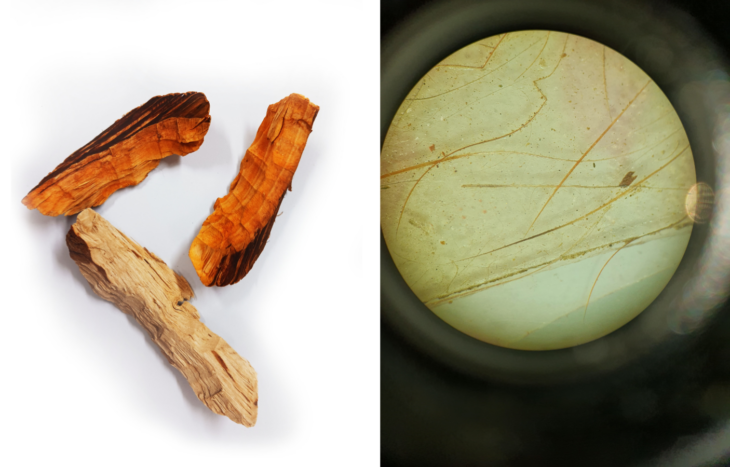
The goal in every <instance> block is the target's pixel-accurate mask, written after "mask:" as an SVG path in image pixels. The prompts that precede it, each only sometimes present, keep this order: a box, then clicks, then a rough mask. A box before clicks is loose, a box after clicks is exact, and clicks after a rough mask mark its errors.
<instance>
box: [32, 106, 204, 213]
mask: <svg viewBox="0 0 730 467" xmlns="http://www.w3.org/2000/svg"><path fill="white" fill-rule="evenodd" d="M209 111H210V103H209V102H208V100H207V98H206V97H205V94H203V93H199V92H186V93H173V94H167V95H164V96H156V97H153V98H152V99H150V100H149V101H147V102H146V103H145V104H143V105H141V106H140V107H137V108H136V109H133V110H131V111H129V112H127V113H126V114H124V116H123V117H122V118H120V119H119V120H117V121H116V122H114V124H112V125H111V126H109V127H108V128H107V129H106V130H104V131H103V132H102V133H101V134H99V135H98V136H96V137H95V138H94V139H93V140H91V141H90V142H89V143H87V144H86V145H85V146H83V147H82V148H80V149H78V150H77V151H75V152H74V153H73V154H71V155H70V156H68V157H67V158H66V159H65V160H64V161H63V162H61V164H59V165H58V166H57V167H56V168H55V169H54V170H53V171H52V172H50V173H49V174H48V175H46V176H45V177H44V178H43V179H42V180H41V181H40V182H39V183H38V184H37V185H36V186H35V187H34V188H33V189H32V190H31V191H30V192H29V193H28V195H26V196H25V198H23V200H22V203H23V204H24V205H25V206H27V207H28V209H38V210H39V211H40V212H41V213H42V214H45V215H49V216H57V215H60V214H64V215H67V216H69V215H73V214H76V213H78V212H80V211H81V210H83V209H85V208H87V207H94V206H98V205H100V204H102V203H103V202H104V201H106V199H107V198H108V197H109V196H110V195H111V194H113V193H114V192H116V191H117V190H119V189H122V188H125V187H128V186H134V185H137V184H139V183H140V182H141V181H142V180H144V179H145V178H146V176H147V174H148V173H149V172H150V171H152V170H153V169H154V168H155V167H157V165H158V164H159V161H160V159H163V158H165V157H168V156H170V155H172V154H178V155H181V156H185V155H187V154H189V153H191V152H194V151H196V150H197V149H198V148H199V147H200V145H201V144H202V143H203V139H204V138H205V135H206V134H207V132H208V128H209V126H210V115H209Z"/></svg>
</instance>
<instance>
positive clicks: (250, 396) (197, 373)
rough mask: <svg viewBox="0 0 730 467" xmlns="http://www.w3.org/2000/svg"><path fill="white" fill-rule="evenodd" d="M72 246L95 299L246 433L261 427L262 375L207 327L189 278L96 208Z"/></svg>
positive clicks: (78, 226) (74, 230) (69, 240)
mask: <svg viewBox="0 0 730 467" xmlns="http://www.w3.org/2000/svg"><path fill="white" fill-rule="evenodd" d="M66 244H67V245H68V249H69V252H70V254H71V258H72V259H73V260H74V261H75V262H76V264H77V265H78V266H79V269H80V270H81V273H82V274H83V275H84V277H85V278H86V279H87V280H88V281H89V284H90V285H91V287H92V288H93V289H94V292H96V294H97V295H99V296H100V297H101V298H103V299H105V300H108V301H110V302H112V303H114V304H115V305H116V306H118V307H119V309H120V310H122V311H123V312H125V313H127V314H129V315H132V316H133V317H134V318H135V319H136V320H137V321H138V322H139V323H140V324H141V325H142V327H143V328H144V329H145V330H147V332H148V333H149V335H150V337H151V338H152V340H153V341H154V342H155V344H157V345H158V346H159V347H160V350H162V353H163V354H164V355H165V357H166V358H167V361H168V362H170V364H171V365H172V366H174V367H175V368H177V369H178V370H180V372H181V373H182V374H183V376H185V378H187V380H188V382H189V383H190V386H191V387H192V388H193V391H195V395H196V396H198V398H199V399H200V400H201V401H202V402H203V403H204V404H205V405H206V406H207V407H208V408H209V409H210V410H212V411H213V412H215V413H217V414H221V415H225V416H227V417H228V418H230V419H231V420H233V421H234V422H236V423H240V424H242V425H245V426H253V425H254V424H255V423H256V415H257V411H258V393H257V379H256V372H255V371H254V369H253V368H252V367H251V364H249V363H248V362H247V361H246V360H244V359H243V358H241V357H240V356H239V355H238V354H237V353H236V351H235V350H233V349H232V348H231V347H230V346H229V345H228V344H227V343H226V342H225V341H224V340H223V339H221V338H220V337H219V336H217V335H215V334H213V332H211V331H210V329H208V328H207V327H206V326H205V325H204V324H203V323H201V322H200V315H199V314H198V311H197V310H196V309H195V307H193V306H192V305H191V304H190V303H189V302H188V300H189V299H190V298H192V297H193V290H192V288H191V287H190V285H189V284H188V282H187V281H186V280H185V278H184V277H182V276H181V275H179V274H177V273H175V272H174V271H173V270H172V269H170V268H169V267H167V265H166V264H165V263H164V261H162V260H161V259H160V258H158V257H157V256H155V255H154V254H153V253H151V252H149V251H147V249H146V248H143V247H141V246H140V245H138V244H137V243H135V242H134V241H133V240H131V239H130V238H128V237H127V236H125V235H124V234H123V233H122V232H120V231H119V230H117V229H116V228H115V227H114V226H112V225H111V224H110V223H109V222H108V221H107V220H106V219H104V218H103V217H101V216H100V215H99V214H97V213H96V212H94V211H93V210H91V209H86V210H84V211H82V212H81V214H79V216H78V218H77V220H76V223H75V224H73V225H72V226H71V229H70V230H69V231H68V234H67V236H66Z"/></svg>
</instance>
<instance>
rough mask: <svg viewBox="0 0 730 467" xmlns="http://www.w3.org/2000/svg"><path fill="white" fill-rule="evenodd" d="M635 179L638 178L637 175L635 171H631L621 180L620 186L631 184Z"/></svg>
mask: <svg viewBox="0 0 730 467" xmlns="http://www.w3.org/2000/svg"><path fill="white" fill-rule="evenodd" d="M634 180H636V175H634V172H629V173H627V174H626V175H625V176H624V179H623V180H621V183H619V184H618V186H629V185H631V183H633V181H634Z"/></svg>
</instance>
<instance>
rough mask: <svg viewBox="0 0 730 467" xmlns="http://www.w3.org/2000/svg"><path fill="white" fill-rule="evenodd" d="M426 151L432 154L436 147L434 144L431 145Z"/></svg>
mask: <svg viewBox="0 0 730 467" xmlns="http://www.w3.org/2000/svg"><path fill="white" fill-rule="evenodd" d="M428 149H430V150H431V152H433V151H434V149H436V145H435V144H432V145H431V146H429V147H428Z"/></svg>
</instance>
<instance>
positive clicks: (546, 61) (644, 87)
mask: <svg viewBox="0 0 730 467" xmlns="http://www.w3.org/2000/svg"><path fill="white" fill-rule="evenodd" d="M695 183H696V177H695V168H694V161H693V158H692V151H691V149H690V147H689V142H688V140H687V135H686V134H685V131H684V128H683V127H682V123H681V122H680V120H679V117H678V116H677V113H676V112H675V110H674V108H673V107H672V105H671V103H670V102H669V100H668V99H667V97H666V96H665V95H664V93H663V92H662V91H661V89H659V87H658V86H657V85H656V84H655V83H654V82H653V81H652V80H651V78H650V77H649V76H647V74H646V73H644V72H643V71H642V70H641V69H640V68H638V67H637V66H636V65H634V64H633V63H632V62H631V61H629V60H628V59H627V58H625V57H624V56H623V55H621V54H619V53H618V52H616V51H614V50H612V49H609V48H607V47H605V46H603V45H601V44H599V43H597V42H594V41H591V40H589V39H585V38H582V37H579V36H575V35H570V34H564V33H559V32H553V31H521V32H513V33H508V34H502V35H499V36H494V37H490V38H487V39H484V40H481V41H478V42H476V43H473V44H471V45H469V46H467V47H464V48H463V49H461V50H459V51H457V52H455V53H454V54H452V55H450V56H449V57H446V58H445V59H444V60H443V61H441V62H440V63H439V64H438V65H436V66H435V67H434V68H432V69H431V70H430V71H429V72H428V73H427V74H426V75H425V76H423V77H422V78H421V79H420V80H419V81H418V83H417V84H416V86H415V87H414V88H413V89H412V90H411V92H410V93H409V94H408V96H407V97H406V99H405V100H404V101H403V103H402V105H401V106H400V108H399V109H398V112H397V113H396V116H395V118H394V119H393V121H392V123H391V125H390V128H389V130H388V134H387V136H386V138H385V143H384V145H383V150H382V154H381V227H382V231H383V235H384V237H385V241H386V244H387V246H388V250H389V252H390V255H391V256H392V258H393V261H394V262H395V264H396V266H397V268H398V270H399V271H400V273H401V275H402V276H403V278H404V279H405V281H406V282H407V283H408V285H409V287H410V288H411V289H412V290H413V292H414V293H415V294H416V295H417V296H418V298H419V299H420V300H421V301H422V302H423V303H424V304H425V305H426V306H427V307H428V308H429V309H430V310H431V311H432V312H433V313H435V314H436V315H437V316H439V317H440V318H441V319H442V320H444V321H445V322H446V323H448V324H449V325H451V326H453V327H454V328H456V329H458V330H460V331H461V332H463V333H465V334H468V335H470V336H472V337H474V338H476V339H479V340H482V341H484V342H487V343H490V344H494V345H498V346H502V347H508V348H513V349H524V350H550V349H560V348H565V347H571V346H574V345H578V344H582V343H585V342H589V341H591V340H594V339H597V338H599V337H602V336H604V335H606V334H608V333H610V332H612V331H614V330H616V329H618V328H619V327H621V326H623V325H624V324H626V323H627V322H629V321H630V320H632V319H633V318H635V317H636V316H637V315H638V314H639V313H641V312H642V311H643V310H644V309H645V308H646V307H647V306H648V305H649V304H650V303H651V302H652V301H653V300H654V299H655V298H656V297H657V296H658V295H659V293H660V292H661V291H662V289H664V287H665V286H666V285H667V283H668V282H669V279H670V278H671V277H672V275H673V274H674V271H675V270H676V268H677V266H678V265H679V263H680V261H681V259H682V256H683V254H684V251H685V249H686V246H687V243H688V241H689V237H690V234H691V231H692V225H693V213H691V212H688V209H690V208H688V206H693V205H696V204H697V203H694V204H693V203H692V202H690V201H691V200H692V199H694V198H692V196H693V195H692V193H696V191H697V189H696V188H694V189H693V186H694V185H695ZM688 194H689V196H690V198H691V199H690V201H688ZM694 197H695V198H696V195H694ZM690 210H691V209H690Z"/></svg>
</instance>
